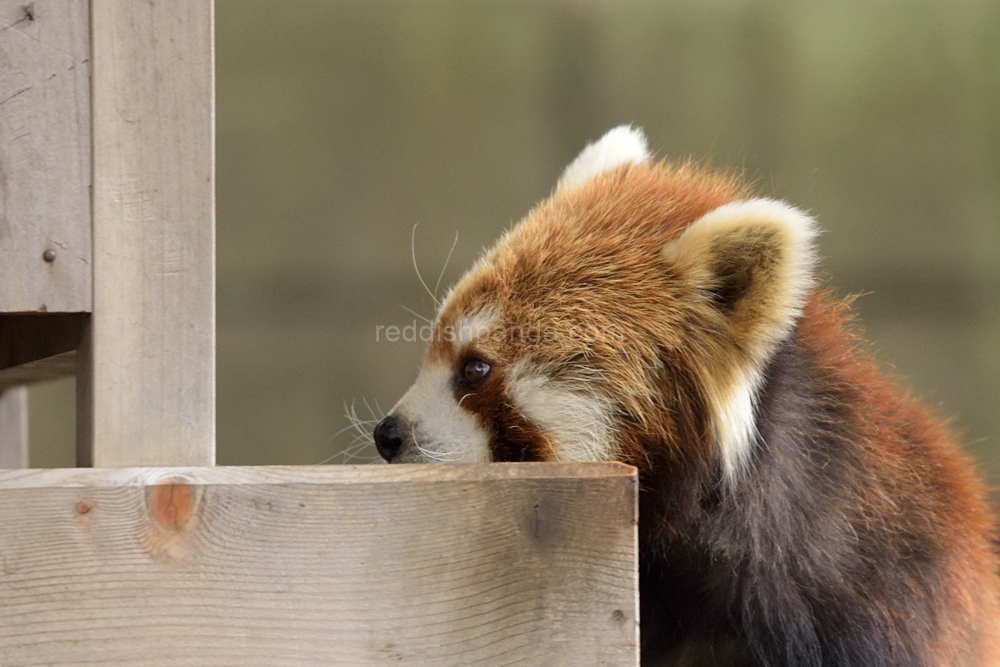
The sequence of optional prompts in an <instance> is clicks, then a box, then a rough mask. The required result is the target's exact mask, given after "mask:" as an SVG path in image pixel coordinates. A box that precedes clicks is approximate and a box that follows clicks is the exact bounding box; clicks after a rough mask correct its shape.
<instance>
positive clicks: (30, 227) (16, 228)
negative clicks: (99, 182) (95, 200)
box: [0, 0, 91, 312]
mask: <svg viewBox="0 0 1000 667" xmlns="http://www.w3.org/2000/svg"><path fill="white" fill-rule="evenodd" d="M89 36H90V31H89V27H88V3H87V0H34V1H33V2H26V1H25V0H0V312H30V311H38V312H44V311H48V312H82V311H89V310H90V307H91V290H90V286H91V284H90V267H91V245H90V241H91V237H90V80H89V72H88V67H89V65H88V62H89V59H90V43H89ZM46 251H52V252H53V253H55V254H54V256H53V257H52V261H45V259H44V258H43V254H44V253H45V252H46Z"/></svg>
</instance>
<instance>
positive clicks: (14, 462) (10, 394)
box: [0, 387, 28, 468]
mask: <svg viewBox="0 0 1000 667" xmlns="http://www.w3.org/2000/svg"><path fill="white" fill-rule="evenodd" d="M27 467H28V389H27V387H14V388H13V389H7V390H5V391H0V468H27Z"/></svg>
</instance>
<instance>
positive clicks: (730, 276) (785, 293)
mask: <svg viewBox="0 0 1000 667" xmlns="http://www.w3.org/2000/svg"><path fill="white" fill-rule="evenodd" d="M815 236H816V227H815V224H814V222H813V220H812V218H810V217H809V216H807V215H806V214H804V213H802V212H801V211H799V210H798V209H795V208H792V207H791V206H789V205H787V204H785V203H783V202H779V201H775V200H772V199H753V200H749V201H742V202H734V203H731V204H726V205H724V206H720V207H719V208H717V209H715V210H713V211H711V212H710V213H708V214H706V215H705V216H703V217H702V218H700V219H698V220H696V221H695V222H694V223H692V224H691V225H690V226H689V227H688V228H687V229H686V230H685V231H684V232H682V233H681V235H680V236H679V237H677V238H676V239H674V240H673V241H671V242H670V243H668V244H667V246H666V247H665V248H664V249H663V258H664V259H665V260H666V261H667V262H668V263H670V264H671V265H672V266H673V267H674V268H675V269H676V270H677V271H678V272H679V274H680V275H681V276H683V278H682V279H683V280H684V281H685V283H687V284H688V285H689V286H690V287H691V288H693V289H694V290H696V292H697V293H700V294H702V295H703V296H704V297H705V299H704V301H703V302H702V308H701V312H702V316H703V317H704V318H706V320H707V322H712V323H717V325H713V326H712V329H713V330H717V331H719V332H720V333H721V337H720V336H719V335H718V334H716V336H715V337H714V338H713V340H711V341H706V350H711V352H710V353H706V354H704V355H700V356H701V363H704V365H705V367H704V368H702V369H698V372H699V375H700V376H701V382H702V385H703V386H704V388H705V391H706V394H707V396H706V398H707V400H708V404H709V409H710V410H711V412H712V421H713V428H714V431H715V439H716V446H717V448H718V450H719V453H720V455H721V457H722V462H723V467H724V470H725V473H726V475H727V477H728V478H730V480H731V479H732V478H733V477H736V476H738V474H739V471H740V470H741V469H742V468H743V466H744V465H745V463H746V461H747V459H748V458H749V456H750V452H751V450H752V447H753V442H754V439H755V438H756V427H755V423H754V404H755V401H756V394H757V391H758V388H759V386H760V384H761V380H762V375H763V371H764V368H765V366H766V365H767V363H768V361H770V359H771V357H772V355H773V354H774V353H775V351H776V350H777V348H778V345H779V344H781V342H782V341H784V340H785V339H786V338H787V337H788V336H789V335H790V334H791V332H792V329H793V328H794V327H795V323H796V322H797V320H798V318H799V315H800V314H801V313H802V307H803V305H804V302H805V299H806V297H807V295H808V294H809V292H810V291H811V290H812V289H813V285H814V282H813V265H814V264H815V250H814V248H813V239H814V238H815Z"/></svg>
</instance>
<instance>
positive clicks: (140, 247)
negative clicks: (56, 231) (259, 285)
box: [77, 0, 215, 467]
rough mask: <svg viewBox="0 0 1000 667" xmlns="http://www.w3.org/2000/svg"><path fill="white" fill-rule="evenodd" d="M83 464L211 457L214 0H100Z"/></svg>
mask: <svg viewBox="0 0 1000 667" xmlns="http://www.w3.org/2000/svg"><path fill="white" fill-rule="evenodd" d="M90 26H91V51H92V54H91V67H92V84H91V86H92V91H91V92H92V98H93V106H92V114H93V121H92V122H93V184H94V185H93V293H94V299H93V315H92V317H91V320H90V323H89V327H88V328H87V329H86V330H85V332H84V335H83V341H82V344H81V347H80V352H79V354H80V359H79V366H78V377H77V383H78V387H79V395H78V401H77V403H78V414H79V416H78V424H79V425H80V428H79V429H78V449H77V451H78V459H79V461H78V462H79V464H80V465H94V466H100V467H108V466H139V465H213V464H214V462H215V195H214V186H215V172H214V158H215V149H214V141H215V136H214V120H215V119H214V99H215V98H214V61H213V7H212V2H211V0H171V1H170V2H135V1H134V0H92V2H91V22H90Z"/></svg>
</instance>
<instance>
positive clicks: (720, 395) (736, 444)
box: [707, 368, 762, 483]
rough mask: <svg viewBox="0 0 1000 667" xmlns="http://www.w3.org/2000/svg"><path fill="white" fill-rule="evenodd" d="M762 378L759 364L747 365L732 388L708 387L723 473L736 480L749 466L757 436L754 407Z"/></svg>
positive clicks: (716, 444) (727, 478)
mask: <svg viewBox="0 0 1000 667" xmlns="http://www.w3.org/2000/svg"><path fill="white" fill-rule="evenodd" d="M761 380H762V377H761V372H760V371H758V370H757V369H756V368H751V369H747V371H746V372H745V373H742V374H741V377H739V378H738V379H737V381H736V384H735V385H734V386H732V387H730V388H728V389H722V390H715V391H713V389H714V388H712V387H709V388H707V389H708V392H707V393H708V399H709V400H708V404H709V410H710V411H711V413H712V431H713V436H714V438H715V446H716V448H717V449H718V450H719V456H720V457H721V459H722V473H723V477H724V478H725V480H726V481H727V482H728V483H735V482H736V481H737V480H738V479H739V477H740V474H741V473H742V472H743V471H744V470H746V466H747V462H748V461H749V459H750V456H751V453H752V452H753V446H754V442H755V441H756V439H757V423H756V420H755V418H754V409H755V404H756V399H757V391H758V389H759V385H760V382H761Z"/></svg>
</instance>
